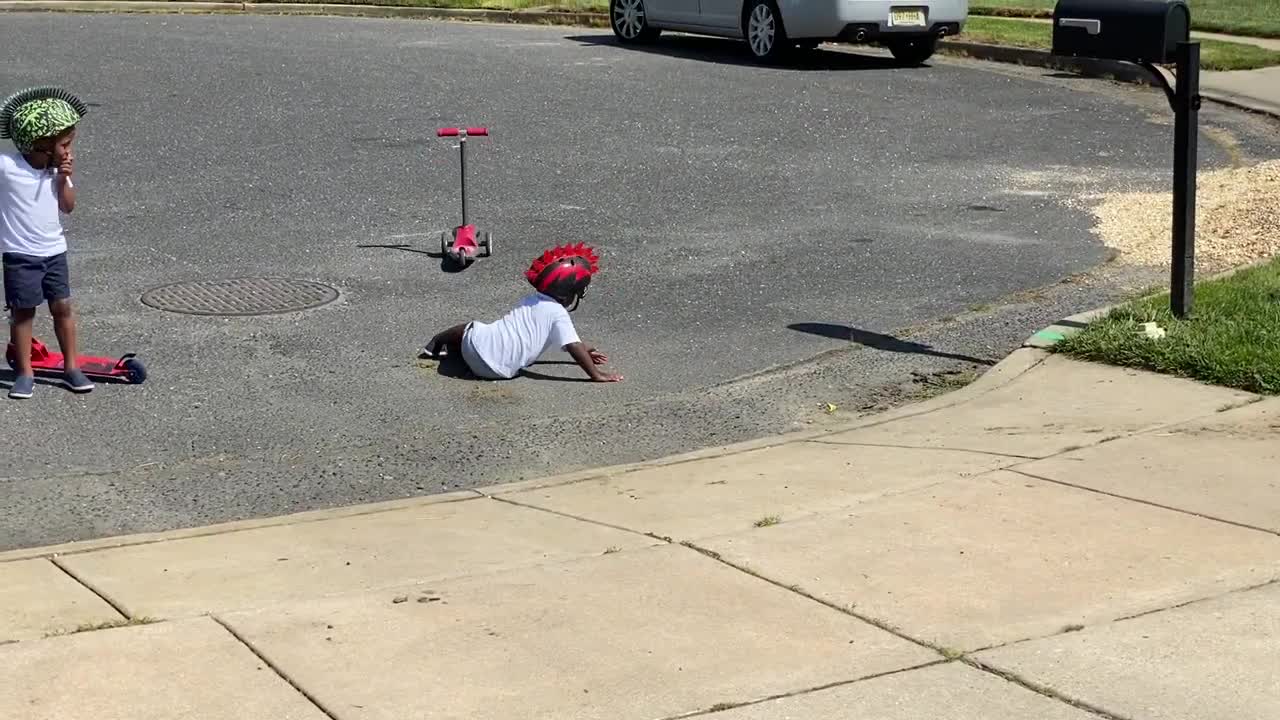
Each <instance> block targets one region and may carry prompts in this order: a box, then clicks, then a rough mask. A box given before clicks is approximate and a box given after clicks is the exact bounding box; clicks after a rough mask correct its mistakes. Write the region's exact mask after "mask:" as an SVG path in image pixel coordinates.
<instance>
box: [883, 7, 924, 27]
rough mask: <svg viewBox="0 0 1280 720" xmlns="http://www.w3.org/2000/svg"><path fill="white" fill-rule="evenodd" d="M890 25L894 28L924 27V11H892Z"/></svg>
mask: <svg viewBox="0 0 1280 720" xmlns="http://www.w3.org/2000/svg"><path fill="white" fill-rule="evenodd" d="M889 24H890V25H891V26H893V27H924V25H925V19H924V10H919V9H915V8H912V9H897V8H895V9H892V10H890V11H889Z"/></svg>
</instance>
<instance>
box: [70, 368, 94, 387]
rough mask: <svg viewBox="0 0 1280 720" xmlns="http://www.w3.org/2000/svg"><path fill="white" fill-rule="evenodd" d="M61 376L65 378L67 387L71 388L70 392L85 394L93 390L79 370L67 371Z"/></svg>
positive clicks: (86, 377) (87, 379) (91, 384)
mask: <svg viewBox="0 0 1280 720" xmlns="http://www.w3.org/2000/svg"><path fill="white" fill-rule="evenodd" d="M63 376H64V377H65V378H66V381H67V387H69V388H71V392H78V393H87V392H90V391H92V390H93V383H92V382H90V381H89V378H88V376H86V375H85V374H84V372H83V371H81V370H79V369H76V370H68V371H66V372H65V373H63Z"/></svg>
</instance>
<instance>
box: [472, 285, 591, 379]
mask: <svg viewBox="0 0 1280 720" xmlns="http://www.w3.org/2000/svg"><path fill="white" fill-rule="evenodd" d="M467 336H468V339H469V341H470V342H471V345H472V347H474V348H475V351H476V354H477V355H479V356H480V359H481V360H483V361H484V363H485V365H488V366H489V369H490V370H493V371H494V372H495V373H497V374H498V375H501V376H502V377H504V378H513V377H515V376H516V373H518V372H520V370H522V369H523V368H526V367H528V366H530V365H532V364H533V361H534V360H537V359H538V357H539V356H540V355H542V353H544V352H546V351H548V350H550V349H552V348H564V346H566V345H572V344H573V343H576V342H578V331H577V330H575V329H574V327H573V320H571V319H570V318H569V311H568V310H566V309H565V307H564V306H563V305H561V304H560V303H558V302H556V301H555V299H553V298H551V297H549V296H547V295H543V294H542V293H533V294H532V295H529V296H527V297H525V298H524V299H522V300H521V301H520V304H519V305H517V306H516V307H515V309H513V310H512V311H511V312H509V313H507V314H506V316H505V317H503V318H502V319H501V320H498V321H496V322H492V323H481V322H473V323H472V324H471V330H470V331H469V332H468V333H467Z"/></svg>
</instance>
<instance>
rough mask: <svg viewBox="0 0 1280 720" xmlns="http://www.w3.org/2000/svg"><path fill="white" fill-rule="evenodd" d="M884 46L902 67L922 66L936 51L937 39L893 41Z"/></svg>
mask: <svg viewBox="0 0 1280 720" xmlns="http://www.w3.org/2000/svg"><path fill="white" fill-rule="evenodd" d="M885 44H886V45H888V46H889V52H891V53H893V58H894V59H895V60H897V61H898V62H899V63H900V64H902V65H913V66H914V65H922V64H924V62H925V61H926V60H928V59H929V58H931V57H933V53H934V52H936V51H937V49H938V39H937V38H935V37H932V36H925V37H914V38H906V39H903V40H893V41H891V42H887V43H885Z"/></svg>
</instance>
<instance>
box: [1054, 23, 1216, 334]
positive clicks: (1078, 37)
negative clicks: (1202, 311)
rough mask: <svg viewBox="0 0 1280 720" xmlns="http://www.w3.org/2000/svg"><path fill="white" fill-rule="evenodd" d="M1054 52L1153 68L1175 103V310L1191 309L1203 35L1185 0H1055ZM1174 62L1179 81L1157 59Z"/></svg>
mask: <svg viewBox="0 0 1280 720" xmlns="http://www.w3.org/2000/svg"><path fill="white" fill-rule="evenodd" d="M1053 54H1054V55H1064V56H1070V57H1091V58H1101V59H1105V60H1122V61H1125V62H1131V63H1135V64H1138V65H1141V66H1143V67H1145V68H1146V69H1147V70H1149V71H1150V72H1151V74H1152V75H1154V76H1155V78H1156V81H1157V82H1158V83H1159V84H1160V87H1161V88H1163V89H1164V92H1165V95H1166V96H1168V98H1169V105H1170V106H1171V107H1172V108H1173V113H1174V123H1173V132H1174V138H1173V247H1172V258H1171V260H1172V263H1171V268H1172V269H1171V271H1170V277H1169V298H1170V302H1169V305H1170V310H1172V311H1173V314H1174V316H1176V317H1179V318H1182V317H1186V316H1187V315H1188V314H1189V313H1190V312H1191V306H1192V298H1193V293H1194V287H1195V257H1196V169H1197V166H1198V162H1197V151H1198V149H1199V142H1198V140H1199V125H1200V43H1198V42H1193V41H1192V40H1191V10H1190V8H1189V7H1188V6H1187V2H1186V0H1058V4H1057V6H1056V7H1055V8H1054V10H1053ZM1170 63H1173V64H1174V72H1175V75H1176V78H1177V87H1176V88H1174V87H1171V86H1170V85H1169V81H1168V80H1167V79H1165V76H1164V73H1162V72H1160V69H1159V68H1158V67H1157V65H1168V64H1170Z"/></svg>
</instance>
